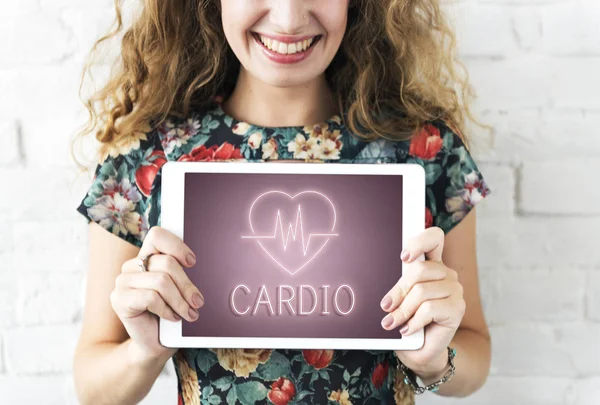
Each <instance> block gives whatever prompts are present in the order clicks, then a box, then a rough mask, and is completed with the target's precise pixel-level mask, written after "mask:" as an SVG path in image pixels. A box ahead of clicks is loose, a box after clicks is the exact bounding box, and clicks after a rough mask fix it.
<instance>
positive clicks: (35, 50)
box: [0, 12, 75, 67]
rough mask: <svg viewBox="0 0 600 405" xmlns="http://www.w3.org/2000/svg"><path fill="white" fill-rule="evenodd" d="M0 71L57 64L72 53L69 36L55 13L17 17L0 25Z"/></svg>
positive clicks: (70, 36) (72, 47) (72, 48)
mask: <svg viewBox="0 0 600 405" xmlns="http://www.w3.org/2000/svg"><path fill="white" fill-rule="evenodd" d="M0 38H5V40H3V41H0V54H2V55H10V58H2V59H0V66H1V67H17V66H23V65H48V64H53V63H58V62H60V61H61V60H62V59H65V58H67V57H68V56H69V55H70V54H71V53H73V52H74V50H75V48H74V45H75V44H74V42H73V36H72V34H71V32H70V31H69V29H68V28H67V27H65V26H64V24H63V23H62V22H61V20H60V16H59V15H58V14H56V13H48V12H44V13H41V12H34V13H29V14H17V15H13V16H12V18H6V19H4V21H3V23H2V24H1V25H0Z"/></svg>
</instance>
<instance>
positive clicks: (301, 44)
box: [252, 32, 322, 55]
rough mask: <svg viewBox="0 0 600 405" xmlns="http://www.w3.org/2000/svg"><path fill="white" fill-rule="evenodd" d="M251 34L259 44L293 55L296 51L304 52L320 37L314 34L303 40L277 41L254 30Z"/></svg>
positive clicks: (271, 49) (273, 50)
mask: <svg viewBox="0 0 600 405" xmlns="http://www.w3.org/2000/svg"><path fill="white" fill-rule="evenodd" d="M252 36H253V37H254V39H256V41H257V42H258V43H259V44H261V45H262V46H264V47H265V48H267V49H269V50H270V51H272V52H275V53H278V54H281V55H293V54H296V53H302V52H305V51H306V50H308V49H310V48H312V47H313V46H314V45H315V44H316V43H317V42H319V40H320V39H321V37H322V35H316V36H314V37H312V38H309V39H305V40H304V41H298V42H292V43H285V42H280V41H277V40H275V39H271V38H269V37H266V36H264V35H259V34H258V33H256V32H253V33H252Z"/></svg>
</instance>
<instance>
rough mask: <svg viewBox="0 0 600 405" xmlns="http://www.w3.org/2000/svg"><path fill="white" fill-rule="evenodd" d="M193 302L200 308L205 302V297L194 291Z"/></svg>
mask: <svg viewBox="0 0 600 405" xmlns="http://www.w3.org/2000/svg"><path fill="white" fill-rule="evenodd" d="M192 302H193V303H194V306H195V307H196V308H200V307H201V306H202V304H203V303H204V299H203V298H202V296H201V295H200V294H198V293H194V295H192Z"/></svg>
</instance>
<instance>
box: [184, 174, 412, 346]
mask: <svg viewBox="0 0 600 405" xmlns="http://www.w3.org/2000/svg"><path fill="white" fill-rule="evenodd" d="M183 240H184V242H185V243H186V244H187V245H188V246H189V247H190V248H191V249H192V250H193V251H194V252H195V254H196V257H197V262H196V264H195V265H194V266H193V267H192V268H185V270H186V272H187V274H188V276H189V277H190V280H191V281H192V282H193V283H194V284H195V285H197V286H198V288H199V289H200V291H201V292H202V294H203V295H204V298H205V304H204V306H203V307H201V308H200V309H199V313H200V317H199V318H198V320H197V321H195V322H187V321H186V320H183V336H212V337H295V338H302V337H307V338H391V339H398V338H399V337H400V335H399V333H398V331H397V330H393V331H386V330H384V329H383V328H382V327H381V319H382V318H383V317H384V316H385V312H384V311H383V310H382V309H381V308H380V306H379V302H380V301H381V299H382V298H383V296H384V294H385V293H387V292H388V291H389V289H390V288H391V287H392V286H393V285H394V284H395V283H396V282H397V281H398V278H399V277H400V276H401V274H402V273H401V271H402V262H401V260H400V251H401V247H402V176H401V175H333V174H254V173H244V174H238V173H186V174H185V197H184V231H183Z"/></svg>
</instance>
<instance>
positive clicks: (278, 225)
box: [242, 205, 338, 256]
mask: <svg viewBox="0 0 600 405" xmlns="http://www.w3.org/2000/svg"><path fill="white" fill-rule="evenodd" d="M278 229H279V230H280V231H281V237H282V242H283V250H287V247H288V244H289V242H290V236H291V237H292V240H294V241H295V240H296V239H297V237H298V230H300V238H301V240H302V253H303V255H304V256H306V253H307V252H308V246H309V244H310V239H311V238H312V237H313V236H327V237H329V236H338V234H337V233H311V234H309V235H308V239H306V243H305V236H304V223H303V221H302V207H301V206H300V205H298V210H297V212H296V224H295V225H294V226H292V223H291V222H290V223H289V226H288V230H287V235H285V236H284V235H283V220H282V219H281V211H280V210H277V216H276V217H275V226H274V227H273V234H272V235H265V236H255V235H252V236H242V238H243V239H276V238H277V231H278Z"/></svg>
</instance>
